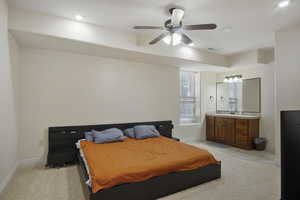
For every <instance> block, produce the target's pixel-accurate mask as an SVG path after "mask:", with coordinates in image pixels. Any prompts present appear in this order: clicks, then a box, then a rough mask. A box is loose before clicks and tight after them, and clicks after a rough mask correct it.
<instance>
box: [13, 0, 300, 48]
mask: <svg viewBox="0 0 300 200" xmlns="http://www.w3.org/2000/svg"><path fill="white" fill-rule="evenodd" d="M8 2H9V4H10V6H14V7H20V8H24V9H27V10H33V11H38V12H43V13H46V14H50V15H56V16H61V17H65V18H69V19H74V16H75V15H78V14H79V15H82V16H83V17H84V21H85V22H88V23H92V24H96V25H104V26H109V27H114V28H117V29H127V30H131V29H132V27H133V26H135V25H162V24H163V22H164V21H165V20H166V19H168V17H169V16H168V13H167V10H168V8H169V7H172V5H177V6H180V7H183V8H184V9H185V11H186V14H185V17H184V21H183V22H184V24H199V23H216V24H217V25H218V29H217V30H215V31H188V32H186V33H187V34H188V35H190V36H191V37H192V39H193V40H194V43H195V45H196V47H197V48H201V49H207V48H214V49H215V51H216V52H218V53H221V54H233V53H237V52H241V51H246V50H251V49H255V48H261V47H270V46H274V43H275V38H274V37H275V36H274V32H275V31H276V30H278V29H282V28H284V27H286V26H289V25H291V24H295V23H297V22H298V21H299V20H300V3H299V2H298V3H297V1H296V0H294V1H292V3H291V5H290V6H289V7H288V8H285V9H278V8H277V7H276V3H277V2H278V1H277V0H185V1H183V0H150V1H143V0H101V1H99V0H88V1H84V0H63V1H53V0H42V1H41V0H26V1H24V0H8ZM226 27H231V28H232V30H231V31H230V32H226V31H224V29H226ZM132 31H133V30H132ZM133 32H136V31H133ZM138 32H139V33H144V32H145V31H138ZM146 33H147V34H148V33H150V34H151V35H152V36H153V37H154V36H156V35H158V34H159V31H150V32H146ZM175 48H176V47H175Z"/></svg>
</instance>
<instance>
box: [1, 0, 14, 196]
mask: <svg viewBox="0 0 300 200" xmlns="http://www.w3.org/2000/svg"><path fill="white" fill-rule="evenodd" d="M8 40H9V38H8V31H7V5H6V2H5V1H4V0H0V56H1V57H0V122H1V125H0V137H1V139H0V160H1V161H0V192H1V191H2V189H3V188H4V187H5V185H6V184H7V182H8V181H9V179H10V177H11V176H12V174H13V172H14V170H15V168H16V166H17V157H18V155H17V147H18V144H17V143H18V135H17V117H16V113H17V110H16V98H15V94H16V93H15V90H14V89H15V87H16V85H15V84H14V83H13V81H14V80H15V77H16V71H15V69H16V68H14V67H11V62H10V52H11V53H14V52H15V51H16V50H17V49H16V46H13V47H12V48H11V49H9V46H8ZM11 41H12V38H11ZM13 45H14V44H13ZM13 64H15V63H13Z"/></svg>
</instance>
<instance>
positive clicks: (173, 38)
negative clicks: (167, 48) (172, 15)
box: [163, 33, 182, 46]
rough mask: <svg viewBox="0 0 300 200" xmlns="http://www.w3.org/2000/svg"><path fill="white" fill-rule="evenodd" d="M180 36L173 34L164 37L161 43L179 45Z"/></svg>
mask: <svg viewBox="0 0 300 200" xmlns="http://www.w3.org/2000/svg"><path fill="white" fill-rule="evenodd" d="M181 38H182V36H181V35H180V34H178V33H173V34H172V35H168V36H166V37H165V38H164V39H163V41H164V42H165V43H166V44H168V45H173V46H176V45H179V44H180V43H181Z"/></svg>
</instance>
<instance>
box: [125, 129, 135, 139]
mask: <svg viewBox="0 0 300 200" xmlns="http://www.w3.org/2000/svg"><path fill="white" fill-rule="evenodd" d="M124 135H125V136H127V137H129V138H135V135H134V129H133V128H127V129H125V130H124Z"/></svg>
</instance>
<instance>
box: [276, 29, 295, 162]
mask: <svg viewBox="0 0 300 200" xmlns="http://www.w3.org/2000/svg"><path fill="white" fill-rule="evenodd" d="M299 35H300V24H298V25H294V26H291V27H289V28H285V29H283V30H280V31H278V32H276V54H275V56H276V65H275V74H276V84H277V87H276V88H277V90H276V96H277V97H276V100H277V110H276V116H277V118H276V125H277V126H276V155H277V159H278V162H279V161H280V111H281V110H300V100H299V99H300V91H299V85H300V78H299V74H300V62H299V56H300V54H299V52H300V45H299V44H300V38H299Z"/></svg>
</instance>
